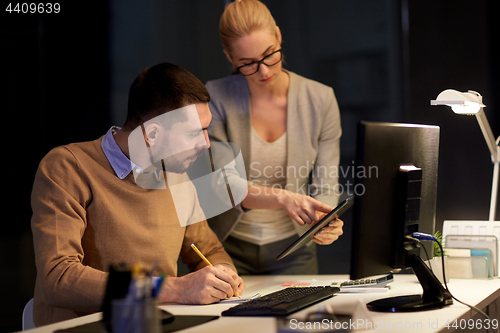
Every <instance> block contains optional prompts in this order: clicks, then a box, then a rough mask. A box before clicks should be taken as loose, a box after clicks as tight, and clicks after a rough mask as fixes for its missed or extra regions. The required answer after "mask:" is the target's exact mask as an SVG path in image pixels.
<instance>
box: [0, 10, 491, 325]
mask: <svg viewBox="0 0 500 333" xmlns="http://www.w3.org/2000/svg"><path fill="white" fill-rule="evenodd" d="M264 2H265V3H266V4H267V5H268V7H269V8H270V10H271V12H272V13H273V15H274V17H275V18H276V21H277V23H278V25H279V26H280V28H281V31H282V34H283V39H284V43H283V49H284V52H285V56H286V68H288V69H289V70H291V71H294V72H296V73H298V74H301V75H303V76H306V77H308V78H311V79H315V80H318V81H320V82H322V83H325V84H327V85H330V86H332V87H333V88H334V90H335V92H336V96H337V99H338V102H339V105H340V110H341V117H342V128H343V137H342V141H341V148H342V155H341V165H342V166H344V167H348V166H351V167H352V165H353V158H354V153H355V132H356V124H357V122H358V121H359V120H361V119H365V120H377V121H391V122H416V123H423V124H435V125H439V126H440V127H441V151H440V161H439V163H440V164H439V168H440V171H439V183H438V201H437V214H436V230H439V229H440V228H441V226H442V223H443V221H444V220H447V219H456V220H457V219H479V220H486V219H487V218H488V210H489V198H490V190H491V176H492V165H491V163H490V156H489V152H488V149H487V147H486V144H485V142H484V139H483V137H482V135H481V132H480V130H479V126H478V124H477V122H476V120H475V119H474V118H473V117H465V116H456V115H454V114H453V113H452V112H451V111H450V110H449V109H447V108H446V107H431V106H430V105H429V101H430V100H431V99H435V98H436V96H437V95H438V94H439V93H440V92H441V91H443V90H444V89H447V88H454V89H457V90H459V91H466V90H468V89H473V90H476V91H478V92H480V93H481V94H482V95H483V96H484V99H483V102H484V103H485V104H486V105H487V108H486V109H485V111H486V114H487V117H488V119H489V121H490V124H491V126H492V129H493V132H494V133H495V134H496V135H498V134H500V117H499V116H496V115H495V114H494V112H495V110H497V108H498V107H500V104H499V103H500V102H499V96H500V94H499V88H500V87H499V84H500V82H499V81H500V75H499V67H500V61H499V59H500V54H499V47H498V44H499V43H498V41H499V38H498V31H500V30H499V23H498V19H496V18H495V17H494V16H493V12H494V8H493V6H494V1H493V0H476V1H467V0H439V1H435V0H418V1H417V0H321V1H320V0H264ZM7 4H8V2H4V3H3V7H2V8H1V10H2V14H1V26H2V42H1V45H2V52H1V55H0V56H1V59H2V73H1V74H0V76H1V78H2V88H1V93H0V94H1V95H0V96H1V99H0V105H1V115H2V120H3V124H4V125H3V126H2V128H3V131H2V132H3V135H2V138H3V139H2V141H3V142H4V144H3V149H2V150H3V151H4V153H3V154H4V155H3V156H4V157H3V158H2V178H3V179H4V180H6V181H7V184H6V186H4V187H3V188H4V194H3V195H2V198H3V199H2V211H3V216H4V217H3V221H4V222H3V225H2V230H1V231H0V332H11V331H16V330H20V329H21V313H22V310H23V307H24V305H25V304H26V302H27V301H28V300H29V299H30V298H31V297H32V296H33V286H34V281H35V274H36V269H35V267H34V254H33V245H32V236H31V230H30V218H31V209H30V192H31V186H32V183H33V178H34V174H35V171H36V168H37V165H38V162H39V161H40V159H41V158H42V157H43V156H44V155H45V154H46V153H47V152H48V151H49V150H50V149H51V148H53V147H55V146H57V145H61V144H66V143H70V142H76V141H86V140H93V139H95V138H97V137H99V136H101V135H102V134H104V133H105V132H106V130H107V129H108V128H109V127H110V126H111V125H122V124H123V121H124V119H125V114H126V98H127V90H128V87H129V85H130V84H131V82H132V80H133V79H134V78H135V76H136V75H137V73H138V72H139V71H140V70H142V69H144V68H145V67H148V66H151V65H154V64H156V63H159V62H163V61H169V62H173V63H176V64H179V65H181V66H183V67H185V68H186V69H188V70H190V71H191V72H193V73H194V74H195V75H196V76H198V77H199V78H200V79H201V80H202V81H203V82H206V81H207V80H210V79H215V78H219V77H222V76H225V75H227V74H229V71H230V68H229V65H228V64H227V62H226V60H225V58H224V56H223V53H222V50H221V46H220V42H219V37H218V20H219V17H220V15H221V13H222V11H223V8H224V4H225V2H224V0H211V1H206V0H192V1H180V0H179V1H175V0H170V1H160V0H148V1H140V2H139V1H118V0H108V1H104V0H100V1H85V2H82V1H72V2H67V3H63V4H62V5H61V8H62V9H61V12H60V13H59V14H43V15H39V14H17V13H12V14H9V13H7V12H5V8H6V7H7ZM495 42H496V43H495ZM341 181H342V183H343V184H346V182H347V181H352V179H347V178H346V179H344V178H343V179H342V180H341ZM497 216H498V214H497ZM350 219H351V216H350V215H345V217H344V221H345V235H344V236H342V237H341V238H340V239H339V240H338V241H337V242H335V243H334V244H333V245H331V246H325V247H321V249H320V252H319V257H320V262H321V265H320V266H321V272H322V273H348V271H349V258H350V235H351V228H350Z"/></svg>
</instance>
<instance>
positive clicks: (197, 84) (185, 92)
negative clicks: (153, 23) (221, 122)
mask: <svg viewBox="0 0 500 333" xmlns="http://www.w3.org/2000/svg"><path fill="white" fill-rule="evenodd" d="M208 102H210V94H209V93H208V90H207V88H205V86H204V85H203V83H201V81H200V80H199V79H198V78H197V77H196V76H194V75H193V74H192V73H190V72H188V71H187V70H185V69H184V68H182V67H180V66H177V65H174V64H170V63H167V62H164V63H161V64H158V65H156V66H153V67H150V68H148V69H146V70H144V71H143V72H142V73H140V74H139V75H138V76H137V78H136V79H135V80H134V82H133V83H132V86H131V87H130V91H129V95H128V111H127V120H126V122H125V125H124V126H123V128H124V129H126V130H129V131H131V130H133V129H134V128H136V127H137V126H140V125H141V124H142V123H144V122H145V121H147V120H149V119H152V118H154V117H156V116H159V115H161V114H163V113H165V112H168V111H172V110H176V109H179V108H181V107H183V106H186V105H190V104H197V103H208Z"/></svg>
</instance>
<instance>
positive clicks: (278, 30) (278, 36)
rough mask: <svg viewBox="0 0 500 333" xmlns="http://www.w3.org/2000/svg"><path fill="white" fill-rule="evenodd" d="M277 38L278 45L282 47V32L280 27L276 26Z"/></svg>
mask: <svg viewBox="0 0 500 333" xmlns="http://www.w3.org/2000/svg"><path fill="white" fill-rule="evenodd" d="M276 38H278V43H279V44H280V45H281V30H280V27H278V26H276Z"/></svg>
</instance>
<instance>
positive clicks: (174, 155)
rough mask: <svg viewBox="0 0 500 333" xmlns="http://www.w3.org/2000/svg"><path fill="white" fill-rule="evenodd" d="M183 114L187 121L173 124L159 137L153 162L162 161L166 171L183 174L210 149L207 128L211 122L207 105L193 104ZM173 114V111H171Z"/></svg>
mask: <svg viewBox="0 0 500 333" xmlns="http://www.w3.org/2000/svg"><path fill="white" fill-rule="evenodd" d="M195 107H196V110H195V109H194V108H190V109H189V110H188V111H187V112H186V113H185V114H186V115H187V120H183V121H180V122H175V123H174V124H173V125H172V126H171V127H170V129H166V130H164V131H163V132H162V135H161V137H159V138H158V139H159V142H158V143H159V146H157V149H156V152H155V154H154V155H155V156H154V158H155V160H156V161H160V160H163V163H164V166H161V168H163V167H164V168H165V170H166V171H169V172H175V173H183V172H185V171H186V170H187V169H188V168H189V167H190V166H191V165H192V164H193V163H194V162H195V161H196V159H197V158H198V157H199V156H201V155H202V154H203V150H204V149H208V148H209V147H210V140H209V138H208V132H207V128H208V126H209V125H210V122H211V121H212V114H211V112H210V109H209V108H208V104H195ZM173 112H175V111H173Z"/></svg>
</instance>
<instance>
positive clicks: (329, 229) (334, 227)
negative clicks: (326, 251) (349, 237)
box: [311, 214, 344, 245]
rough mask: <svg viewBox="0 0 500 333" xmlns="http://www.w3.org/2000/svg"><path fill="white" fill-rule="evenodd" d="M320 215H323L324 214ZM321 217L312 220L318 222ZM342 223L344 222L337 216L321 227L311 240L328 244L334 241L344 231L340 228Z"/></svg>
mask: <svg viewBox="0 0 500 333" xmlns="http://www.w3.org/2000/svg"><path fill="white" fill-rule="evenodd" d="M322 215H323V216H324V214H322ZM321 218H322V216H321V217H319V218H318V220H317V221H316V222H314V224H316V223H318V222H319V221H320V220H321ZM314 224H313V225H314ZM343 225H344V222H343V221H342V220H340V219H339V218H336V219H335V220H333V221H331V222H330V223H329V224H328V225H327V226H326V227H324V228H321V230H320V231H318V232H317V233H316V234H315V235H314V237H313V241H314V242H315V243H317V244H320V245H328V244H331V243H333V242H335V241H336V240H337V239H338V238H339V237H340V235H342V234H343V233H344V231H343V230H342V226H343ZM311 227H312V226H311Z"/></svg>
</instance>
